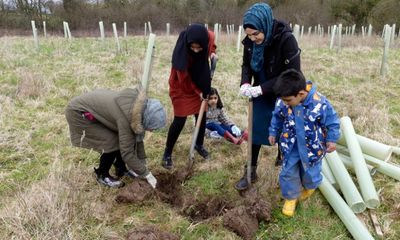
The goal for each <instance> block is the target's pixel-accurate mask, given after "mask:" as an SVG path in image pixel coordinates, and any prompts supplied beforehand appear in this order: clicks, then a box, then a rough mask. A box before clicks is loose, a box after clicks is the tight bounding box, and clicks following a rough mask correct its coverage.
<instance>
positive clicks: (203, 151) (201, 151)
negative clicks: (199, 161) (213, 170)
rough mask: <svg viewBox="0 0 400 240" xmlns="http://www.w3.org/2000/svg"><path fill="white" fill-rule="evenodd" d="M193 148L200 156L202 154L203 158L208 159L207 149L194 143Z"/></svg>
mask: <svg viewBox="0 0 400 240" xmlns="http://www.w3.org/2000/svg"><path fill="white" fill-rule="evenodd" d="M194 149H195V150H196V151H197V152H198V153H199V154H200V156H202V157H203V158H204V159H205V160H209V159H210V154H209V153H208V151H207V150H206V149H205V148H204V146H203V145H195V146H194Z"/></svg>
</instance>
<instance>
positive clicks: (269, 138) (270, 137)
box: [268, 136, 275, 146]
mask: <svg viewBox="0 0 400 240" xmlns="http://www.w3.org/2000/svg"><path fill="white" fill-rule="evenodd" d="M268 141H269V143H270V144H271V145H272V146H274V145H275V137H274V136H269V137H268Z"/></svg>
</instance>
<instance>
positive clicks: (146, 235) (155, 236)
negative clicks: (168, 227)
mask: <svg viewBox="0 0 400 240" xmlns="http://www.w3.org/2000/svg"><path fill="white" fill-rule="evenodd" d="M126 239H127V240H159V239H163V240H179V237H178V236H176V235H174V234H172V233H169V232H164V231H161V230H159V229H158V228H156V227H155V226H150V225H146V226H143V227H140V228H139V229H135V230H132V231H130V232H129V233H128V236H127V238H126Z"/></svg>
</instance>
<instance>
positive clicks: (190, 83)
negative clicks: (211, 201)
mask: <svg viewBox="0 0 400 240" xmlns="http://www.w3.org/2000/svg"><path fill="white" fill-rule="evenodd" d="M215 50H216V46H215V44H214V34H213V33H212V32H211V31H208V30H207V29H206V28H205V27H204V26H203V25H200V24H192V25H190V26H189V27H187V28H186V30H184V31H182V32H181V33H180V35H179V38H178V40H177V42H176V45H175V49H174V52H173V54H172V68H171V75H170V77H169V96H170V97H171V101H172V106H173V109H174V120H173V121H172V123H171V126H170V127H169V130H168V138H167V142H166V146H165V151H164V155H163V158H162V166H163V167H164V168H166V169H171V168H172V166H173V163H172V157H171V155H172V150H173V148H174V145H175V143H176V141H177V140H178V137H179V134H180V133H181V131H182V129H183V127H184V125H185V122H186V118H187V116H189V115H193V114H194V115H195V118H196V121H197V117H198V114H199V111H200V105H201V102H202V100H203V99H206V98H207V96H208V94H209V93H210V89H211V74H210V65H209V62H208V58H212V57H216V54H215ZM205 120H206V118H205V117H203V118H202V121H201V125H200V129H199V134H198V136H197V139H196V145H195V150H196V151H197V152H198V153H199V154H200V155H201V156H202V157H203V158H204V159H208V158H209V153H208V151H207V150H206V149H204V146H203V142H204V132H205Z"/></svg>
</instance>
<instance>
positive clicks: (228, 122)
mask: <svg viewBox="0 0 400 240" xmlns="http://www.w3.org/2000/svg"><path fill="white" fill-rule="evenodd" d="M218 121H220V122H221V123H222V124H224V125H226V126H231V125H234V124H233V122H232V121H231V120H229V117H228V115H227V114H226V112H225V110H224V109H223V108H221V111H220V114H219V115H218Z"/></svg>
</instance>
